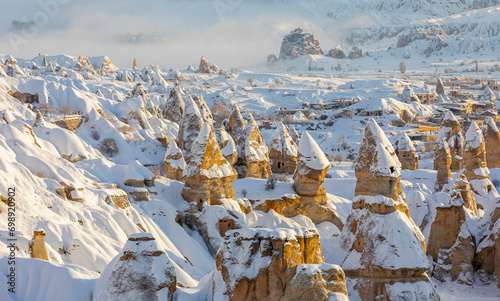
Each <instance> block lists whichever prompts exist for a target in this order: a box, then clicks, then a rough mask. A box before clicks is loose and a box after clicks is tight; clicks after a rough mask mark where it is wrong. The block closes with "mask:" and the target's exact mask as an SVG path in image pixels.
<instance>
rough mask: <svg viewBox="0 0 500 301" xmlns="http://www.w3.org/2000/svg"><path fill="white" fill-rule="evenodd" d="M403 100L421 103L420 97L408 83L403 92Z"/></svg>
mask: <svg viewBox="0 0 500 301" xmlns="http://www.w3.org/2000/svg"><path fill="white" fill-rule="evenodd" d="M401 101H402V102H417V103H420V99H419V98H418V96H417V94H415V92H413V89H412V88H410V87H409V86H408V85H406V86H405V88H404V90H403V93H402V94H401Z"/></svg>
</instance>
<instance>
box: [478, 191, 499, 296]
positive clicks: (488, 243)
mask: <svg viewBox="0 0 500 301" xmlns="http://www.w3.org/2000/svg"><path fill="white" fill-rule="evenodd" d="M499 205H500V203H499V202H498V199H497V203H496V204H495V206H490V207H488V208H486V210H485V213H484V215H483V217H482V218H481V225H482V226H483V231H482V233H481V237H480V239H479V240H478V241H479V244H478V246H477V248H476V260H475V262H476V265H475V266H476V268H479V269H478V270H477V273H476V275H477V276H478V278H479V280H481V281H482V282H483V283H487V284H489V283H490V281H491V280H493V282H494V283H495V284H496V285H497V287H499V288H500V260H498V259H499V258H500V231H499V229H500V218H499V217H500V206H499Z"/></svg>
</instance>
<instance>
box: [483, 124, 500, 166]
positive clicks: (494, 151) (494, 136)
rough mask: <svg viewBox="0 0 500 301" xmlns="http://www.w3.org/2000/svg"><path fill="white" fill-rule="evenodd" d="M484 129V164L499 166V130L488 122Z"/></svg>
mask: <svg viewBox="0 0 500 301" xmlns="http://www.w3.org/2000/svg"><path fill="white" fill-rule="evenodd" d="M487 124H488V130H487V131H486V136H485V139H486V165H487V166H488V168H499V167H500V132H499V131H498V129H497V128H495V129H493V128H492V127H491V126H490V125H489V123H487Z"/></svg>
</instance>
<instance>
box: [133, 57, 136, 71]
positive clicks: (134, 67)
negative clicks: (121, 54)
mask: <svg viewBox="0 0 500 301" xmlns="http://www.w3.org/2000/svg"><path fill="white" fill-rule="evenodd" d="M132 69H137V59H136V58H134V62H133V63H132Z"/></svg>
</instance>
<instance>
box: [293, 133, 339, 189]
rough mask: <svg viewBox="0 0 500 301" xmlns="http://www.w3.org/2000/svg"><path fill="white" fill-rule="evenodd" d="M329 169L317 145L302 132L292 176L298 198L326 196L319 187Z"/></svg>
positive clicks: (307, 134)
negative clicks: (295, 166)
mask: <svg viewBox="0 0 500 301" xmlns="http://www.w3.org/2000/svg"><path fill="white" fill-rule="evenodd" d="M329 167H330V161H328V159H327V158H326V156H325V154H324V153H323V151H322V150H321V149H320V147H319V145H318V144H317V143H316V141H314V139H313V138H312V137H311V135H309V133H308V132H304V133H303V134H302V137H301V138H300V144H299V147H298V162H297V168H296V170H295V173H294V175H293V179H294V189H295V191H296V192H297V193H298V194H299V195H300V196H307V197H316V198H318V197H321V196H326V191H325V189H324V188H323V186H321V184H323V182H324V181H325V175H326V173H327V172H328V168H329Z"/></svg>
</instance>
